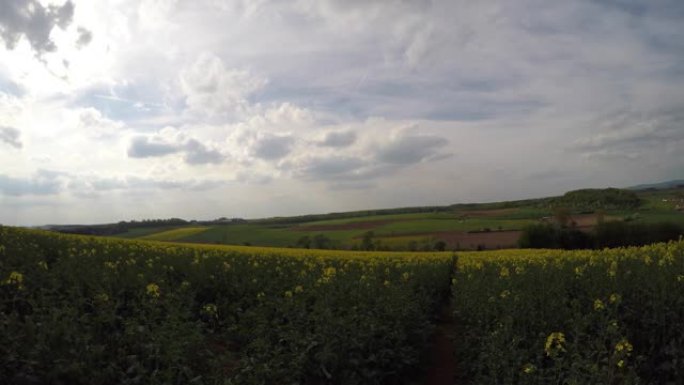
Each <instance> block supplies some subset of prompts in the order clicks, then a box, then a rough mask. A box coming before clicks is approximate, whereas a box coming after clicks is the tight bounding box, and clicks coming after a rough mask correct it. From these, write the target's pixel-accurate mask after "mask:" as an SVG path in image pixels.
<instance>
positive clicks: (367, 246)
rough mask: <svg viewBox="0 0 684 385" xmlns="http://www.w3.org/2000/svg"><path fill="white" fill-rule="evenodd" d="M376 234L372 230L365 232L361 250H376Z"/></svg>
mask: <svg viewBox="0 0 684 385" xmlns="http://www.w3.org/2000/svg"><path fill="white" fill-rule="evenodd" d="M374 236H375V234H374V233H373V232H372V231H368V232H366V233H364V234H363V238H362V239H361V250H374V249H375V245H374V243H373V237H374Z"/></svg>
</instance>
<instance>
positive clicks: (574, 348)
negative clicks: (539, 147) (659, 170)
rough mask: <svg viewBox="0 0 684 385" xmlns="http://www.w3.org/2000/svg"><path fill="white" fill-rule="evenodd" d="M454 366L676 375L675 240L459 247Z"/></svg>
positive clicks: (474, 374) (682, 357)
mask: <svg viewBox="0 0 684 385" xmlns="http://www.w3.org/2000/svg"><path fill="white" fill-rule="evenodd" d="M453 282H454V284H453V287H452V291H453V302H452V306H453V309H454V315H455V319H456V324H457V325H458V327H457V333H456V335H455V340H454V346H455V349H456V352H457V355H458V357H459V362H460V364H461V368H460V374H461V376H463V377H464V381H467V382H466V383H471V384H680V383H681V381H682V379H683V378H684V295H683V294H684V242H683V241H679V242H671V243H668V244H664V243H661V244H654V245H652V246H647V247H642V248H619V249H606V250H601V251H572V252H571V251H558V250H556V251H553V250H535V251H530V250H508V251H498V252H485V253H464V254H459V260H458V265H457V271H456V274H455V276H454V278H453Z"/></svg>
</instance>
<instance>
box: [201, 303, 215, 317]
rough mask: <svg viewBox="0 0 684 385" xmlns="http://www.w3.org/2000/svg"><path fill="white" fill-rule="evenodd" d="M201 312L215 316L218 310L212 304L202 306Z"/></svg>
mask: <svg viewBox="0 0 684 385" xmlns="http://www.w3.org/2000/svg"><path fill="white" fill-rule="evenodd" d="M202 312H203V313H204V314H207V315H211V316H215V315H216V313H217V312H218V308H217V307H216V305H215V304H213V303H208V304H206V305H204V306H202Z"/></svg>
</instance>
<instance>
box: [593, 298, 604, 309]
mask: <svg viewBox="0 0 684 385" xmlns="http://www.w3.org/2000/svg"><path fill="white" fill-rule="evenodd" d="M604 308H605V305H604V304H603V301H601V300H600V299H597V300H595V301H594V310H596V311H600V310H603V309H604Z"/></svg>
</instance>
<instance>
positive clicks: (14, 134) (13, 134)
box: [0, 126, 22, 148]
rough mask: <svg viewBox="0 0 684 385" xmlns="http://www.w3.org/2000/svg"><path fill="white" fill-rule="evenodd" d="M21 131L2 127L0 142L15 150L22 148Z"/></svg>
mask: <svg viewBox="0 0 684 385" xmlns="http://www.w3.org/2000/svg"><path fill="white" fill-rule="evenodd" d="M19 136H20V134H19V130H17V129H16V128H13V127H6V126H0V142H4V143H6V144H9V145H10V146H12V147H14V148H21V147H22V144H21V141H20V140H19Z"/></svg>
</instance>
